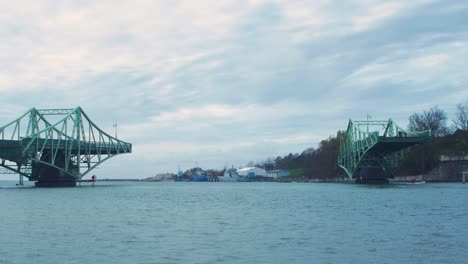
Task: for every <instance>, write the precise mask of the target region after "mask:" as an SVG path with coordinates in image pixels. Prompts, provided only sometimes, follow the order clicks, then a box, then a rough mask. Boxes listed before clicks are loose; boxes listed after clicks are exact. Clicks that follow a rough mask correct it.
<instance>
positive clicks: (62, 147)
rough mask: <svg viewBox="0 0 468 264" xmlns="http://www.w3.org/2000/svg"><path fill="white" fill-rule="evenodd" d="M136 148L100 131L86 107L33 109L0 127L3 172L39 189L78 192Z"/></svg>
mask: <svg viewBox="0 0 468 264" xmlns="http://www.w3.org/2000/svg"><path fill="white" fill-rule="evenodd" d="M131 152H132V144H130V143H127V142H124V141H121V140H118V139H117V138H115V137H112V136H111V135H109V134H107V133H106V132H104V131H103V130H101V129H100V128H99V127H98V126H96V125H95V124H94V123H93V122H92V121H91V119H90V118H89V117H88V116H87V115H86V114H85V113H84V111H83V110H82V109H81V107H77V108H74V109H35V108H32V109H30V110H29V111H27V112H26V113H24V114H23V115H22V116H20V117H19V118H17V119H16V120H14V121H12V122H10V123H8V124H7V125H5V126H3V127H0V166H1V167H3V170H8V171H10V172H11V173H16V174H19V175H20V184H21V185H22V183H23V182H22V179H23V177H26V178H28V179H29V180H30V181H36V186H75V185H76V182H77V181H80V180H82V178H83V177H84V176H85V175H86V174H88V173H89V172H90V171H91V170H92V169H94V168H96V167H97V166H98V165H100V164H101V163H102V162H104V161H106V160H107V159H109V158H111V157H114V156H116V155H119V154H124V153H131Z"/></svg>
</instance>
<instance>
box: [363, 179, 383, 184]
mask: <svg viewBox="0 0 468 264" xmlns="http://www.w3.org/2000/svg"><path fill="white" fill-rule="evenodd" d="M356 183H359V184H387V183H389V180H388V179H385V178H384V179H375V178H374V179H372V178H371V179H365V178H364V179H359V178H358V179H356Z"/></svg>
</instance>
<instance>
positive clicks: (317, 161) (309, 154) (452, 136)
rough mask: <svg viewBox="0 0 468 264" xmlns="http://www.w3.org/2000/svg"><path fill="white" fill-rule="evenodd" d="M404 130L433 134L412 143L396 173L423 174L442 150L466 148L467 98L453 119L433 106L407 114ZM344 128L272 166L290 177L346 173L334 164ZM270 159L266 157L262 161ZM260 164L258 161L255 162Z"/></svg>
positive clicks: (432, 167)
mask: <svg viewBox="0 0 468 264" xmlns="http://www.w3.org/2000/svg"><path fill="white" fill-rule="evenodd" d="M408 130H410V131H425V130H431V131H432V135H433V138H432V140H431V142H430V143H428V144H424V145H419V146H416V147H413V148H411V149H410V150H409V152H408V154H407V156H406V159H405V160H404V161H403V162H402V164H401V166H400V168H399V170H398V171H397V173H396V175H397V176H407V175H418V174H426V173H428V172H429V171H431V170H432V169H434V168H435V167H436V166H438V164H439V157H440V155H442V154H445V155H454V154H456V152H462V151H468V102H465V103H462V104H458V105H457V112H456V115H455V119H453V120H451V124H449V120H448V118H447V114H446V112H445V111H444V110H443V109H441V108H439V107H437V106H435V107H432V108H430V109H429V110H426V111H423V112H422V113H414V114H412V115H411V116H410V117H409V125H408ZM344 136H346V131H338V132H337V133H336V135H333V136H330V137H329V138H327V139H324V140H322V141H321V142H320V143H319V145H318V147H317V148H316V149H314V148H309V149H306V150H305V151H303V152H302V153H294V154H293V153H289V154H288V155H286V156H283V157H276V158H275V159H274V160H273V162H274V165H275V167H276V169H282V170H289V171H290V173H291V175H290V177H304V178H308V179H331V178H342V177H346V175H345V174H344V172H343V170H342V169H341V168H339V167H338V164H337V159H338V151H339V147H340V138H341V137H344ZM269 162H271V159H270V160H269V161H266V162H265V163H269ZM257 165H260V166H261V165H262V164H257Z"/></svg>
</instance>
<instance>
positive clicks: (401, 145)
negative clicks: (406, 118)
mask: <svg viewBox="0 0 468 264" xmlns="http://www.w3.org/2000/svg"><path fill="white" fill-rule="evenodd" d="M376 126H377V127H379V128H380V129H379V130H371V131H369V127H370V128H375V127H376ZM364 128H365V129H364ZM379 131H381V132H380V133H379ZM430 139H431V131H421V132H414V131H407V130H405V129H403V128H401V127H399V126H398V125H397V124H395V123H394V122H393V120H392V119H389V120H388V121H352V120H351V119H350V120H349V123H348V128H347V131H346V134H345V136H344V137H343V138H341V139H340V140H341V143H340V150H339V153H338V165H339V166H340V167H341V168H342V169H343V170H344V171H345V172H346V174H347V175H348V176H349V177H350V178H356V177H357V174H358V173H359V169H361V168H381V169H382V170H383V171H384V172H386V174H387V175H388V176H390V177H391V176H393V174H394V173H395V171H396V169H397V168H398V166H399V164H400V163H401V161H402V160H403V159H404V158H405V153H406V152H407V150H408V149H409V148H410V147H411V146H414V145H417V144H421V143H424V142H427V141H429V140H430Z"/></svg>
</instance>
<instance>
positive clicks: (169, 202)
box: [0, 182, 468, 264]
mask: <svg viewBox="0 0 468 264" xmlns="http://www.w3.org/2000/svg"><path fill="white" fill-rule="evenodd" d="M467 202H468V184H467V185H463V184H455V183H454V184H448V183H440V184H431V183H428V184H423V185H387V186H366V185H355V184H328V183H282V184H279V183H255V182H252V183H220V182H213V183H211V182H206V183H201V182H200V183H199V182H168V183H156V182H151V183H150V182H98V183H96V186H94V187H92V186H90V184H87V185H86V186H84V185H83V186H81V187H76V188H56V189H53V188H34V187H24V188H17V187H15V183H13V182H1V183H0V263H15V264H17V263H80V264H81V263H112V264H115V263H242V264H245V263H256V264H257V263H269V264H270V263H467V260H468V205H467Z"/></svg>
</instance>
